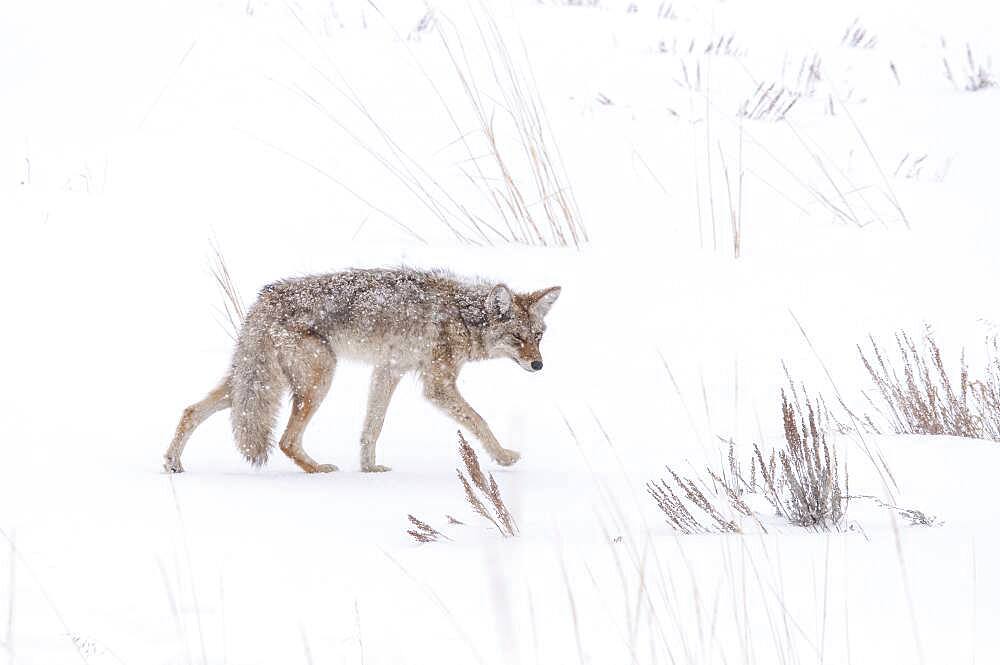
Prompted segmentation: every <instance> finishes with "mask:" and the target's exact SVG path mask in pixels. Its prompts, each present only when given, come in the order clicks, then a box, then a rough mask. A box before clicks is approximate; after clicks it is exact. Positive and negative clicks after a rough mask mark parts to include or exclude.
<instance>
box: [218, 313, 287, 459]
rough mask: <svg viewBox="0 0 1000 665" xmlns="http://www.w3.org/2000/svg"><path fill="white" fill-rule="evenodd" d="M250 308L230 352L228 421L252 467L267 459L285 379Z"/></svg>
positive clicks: (266, 334)
mask: <svg viewBox="0 0 1000 665" xmlns="http://www.w3.org/2000/svg"><path fill="white" fill-rule="evenodd" d="M256 314H258V313H257V312H255V311H254V308H251V310H250V312H249V313H248V314H247V318H246V320H245V321H244V323H243V328H242V329H241V330H240V336H239V339H238V340H237V342H236V351H235V352H234V354H233V371H232V379H231V381H232V393H231V394H232V403H233V405H232V410H231V415H232V421H233V436H234V437H235V438H236V447H237V448H239V451H240V452H241V453H243V456H244V457H246V459H247V461H248V462H250V463H251V464H253V465H254V466H260V465H262V464H264V463H265V462H267V457H268V454H269V453H270V452H271V448H272V447H273V446H274V440H273V438H272V431H273V430H274V424H275V423H274V421H275V419H276V418H277V415H278V408H279V407H280V406H281V395H282V390H283V388H284V385H285V382H284V379H283V377H282V373H281V368H280V367H279V365H278V360H277V353H276V352H275V348H274V344H273V342H272V341H271V336H270V334H269V332H268V329H267V325H266V323H265V322H263V321H260V320H258V316H255V315H256Z"/></svg>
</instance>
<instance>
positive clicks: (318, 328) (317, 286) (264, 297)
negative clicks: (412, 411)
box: [164, 268, 560, 473]
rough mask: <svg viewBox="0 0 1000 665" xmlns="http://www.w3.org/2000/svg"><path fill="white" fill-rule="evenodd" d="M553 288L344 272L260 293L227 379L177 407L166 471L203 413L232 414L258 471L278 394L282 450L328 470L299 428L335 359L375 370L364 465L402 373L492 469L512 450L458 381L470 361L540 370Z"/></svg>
mask: <svg viewBox="0 0 1000 665" xmlns="http://www.w3.org/2000/svg"><path fill="white" fill-rule="evenodd" d="M559 292H560V287H558V286H554V287H551V288H547V289H542V290H540V291H534V292H532V293H523V294H522V293H514V292H512V291H511V290H510V289H509V288H507V286H506V285H504V284H495V283H487V282H482V281H464V280H459V279H457V278H455V277H454V276H452V275H450V274H449V273H446V272H443V271H432V272H427V271H418V270H411V269H407V268H401V269H386V270H349V271H346V272H338V273H332V274H326V275H312V276H308V277H298V278H294V279H286V280H283V281H280V282H275V283H274V284H269V285H268V286H265V287H264V288H263V289H261V291H260V294H259V295H258V297H257V302H255V303H254V305H253V307H251V308H250V311H249V312H247V316H246V320H245V321H244V322H243V326H242V329H241V330H240V334H239V338H238V339H237V341H236V350H235V352H234V353H233V360H232V364H231V367H230V370H229V373H228V374H227V375H226V377H225V378H224V379H223V380H222V382H221V383H220V384H219V385H218V387H216V388H215V389H214V390H212V392H210V393H209V394H208V396H207V397H206V398H205V399H203V400H201V401H200V402H198V403H196V404H192V405H191V406H189V407H188V408H186V409H185V410H184V414H183V415H182V416H181V420H180V423H179V424H178V425H177V433H176V434H175V435H174V440H173V441H172V442H171V444H170V447H169V448H168V449H167V452H166V454H165V455H164V468H165V469H166V470H167V471H170V472H180V471H183V470H184V468H183V467H182V466H181V453H183V451H184V444H185V443H187V440H188V438H189V437H190V436H191V433H192V432H193V431H194V429H195V428H196V427H197V426H198V425H200V424H201V423H202V422H203V421H204V420H205V419H206V418H207V417H208V416H210V415H212V414H213V413H215V412H217V411H220V410H222V409H225V408H230V409H232V422H233V434H234V435H235V437H236V445H237V447H238V448H239V450H240V452H241V453H243V456H244V457H246V459H247V460H248V461H249V462H250V463H251V464H254V465H261V464H264V463H265V462H266V461H267V457H268V454H269V453H270V451H271V448H272V447H273V445H274V442H273V437H272V433H271V432H272V430H273V429H274V425H275V423H274V421H275V418H276V417H277V414H278V408H279V406H280V402H281V398H282V395H283V393H284V392H285V390H289V391H290V392H291V395H292V409H291V417H290V418H289V420H288V426H287V427H286V428H285V433H284V434H283V435H282V437H281V440H280V441H279V443H278V446H279V447H280V448H281V450H282V452H284V453H285V454H286V455H288V456H289V457H290V458H291V459H292V460H293V461H294V462H295V463H296V464H297V465H298V466H299V467H301V468H302V469H303V470H305V471H307V472H310V473H313V472H317V471H336V470H337V467H335V466H334V465H332V464H318V463H317V462H316V461H315V460H313V459H312V458H311V457H310V456H309V455H308V454H307V453H306V452H305V450H303V448H302V433H303V431H304V430H305V428H306V425H307V424H308V423H309V419H310V418H311V417H312V415H313V413H315V411H316V408H317V407H318V406H319V404H320V402H322V401H323V397H324V396H325V395H326V392H327V389H328V388H329V387H330V380H331V378H332V377H333V370H334V368H335V367H336V365H337V360H338V359H339V358H349V359H356V360H362V361H365V362H368V363H370V364H372V365H373V366H374V371H373V372H372V379H371V386H370V389H369V393H368V412H367V414H366V416H365V423H364V428H363V430H362V433H361V470H362V471H387V470H388V468H387V467H385V466H381V465H378V464H376V463H375V442H376V441H377V440H378V436H379V432H380V431H381V430H382V422H383V420H384V419H385V411H386V407H388V405H389V399H390V398H391V397H392V393H393V390H395V388H396V385H397V384H398V383H399V379H400V377H401V376H402V375H403V374H405V373H406V372H410V371H413V372H417V373H418V374H419V376H420V379H421V381H422V383H423V389H424V395H425V396H426V397H427V399H428V400H430V401H431V402H432V403H433V404H434V405H436V406H438V407H439V408H441V409H442V410H443V411H444V412H445V413H447V414H448V415H449V416H451V417H452V418H454V419H455V421H457V422H458V423H459V424H460V425H462V426H463V427H465V428H467V429H468V430H469V431H471V432H472V433H473V434H474V435H475V436H476V438H478V439H479V441H480V442H482V444H483V446H484V447H485V448H486V451H487V452H488V453H489V455H490V456H491V457H492V458H493V459H494V460H495V461H496V462H497V463H499V464H503V465H505V466H506V465H510V464H513V463H514V462H516V461H517V460H518V458H519V457H520V454H519V453H517V452H515V451H513V450H508V449H506V448H504V447H503V446H501V445H500V443H499V442H498V441H497V439H496V437H495V436H493V433H492V432H491V431H490V428H489V426H487V424H486V422H485V421H484V420H483V419H482V417H481V416H480V415H479V414H478V413H476V412H475V411H474V410H473V409H472V407H471V406H469V404H468V403H467V402H466V401H465V399H463V398H462V395H461V394H460V393H459V392H458V388H457V387H456V379H457V378H458V373H459V371H460V370H461V368H462V365H463V364H465V363H466V362H469V361H473V360H485V359H487V358H510V359H512V360H514V361H515V362H517V364H518V365H520V366H521V367H522V368H524V369H526V370H528V371H532V372H534V371H538V370H540V369H541V368H542V356H541V353H540V352H539V350H538V344H539V342H540V341H541V339H542V333H543V332H544V331H545V321H544V318H545V315H546V313H548V311H549V308H550V307H551V306H552V304H553V303H554V302H555V301H556V298H558V297H559Z"/></svg>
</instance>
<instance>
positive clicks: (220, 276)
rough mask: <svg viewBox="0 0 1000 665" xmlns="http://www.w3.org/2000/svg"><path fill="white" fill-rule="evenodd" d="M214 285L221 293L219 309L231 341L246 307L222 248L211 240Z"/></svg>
mask: <svg viewBox="0 0 1000 665" xmlns="http://www.w3.org/2000/svg"><path fill="white" fill-rule="evenodd" d="M209 270H211V272H212V277H213V278H214V279H215V284H216V286H218V287H219V291H220V292H221V294H222V307H221V308H220V309H219V311H220V313H221V314H222V317H223V321H224V324H223V328H224V329H225V331H226V334H228V335H229V336H230V337H231V338H232V339H233V341H236V338H237V337H239V334H240V328H241V327H242V326H243V320H244V319H245V318H246V315H247V313H246V308H245V307H244V306H243V300H242V299H241V298H240V292H239V289H237V288H236V284H235V283H234V282H233V277H232V275H231V274H230V272H229V266H228V265H227V264H226V258H225V257H224V256H223V255H222V250H221V249H220V248H219V244H218V243H217V242H214V241H213V242H212V263H211V265H210V266H209Z"/></svg>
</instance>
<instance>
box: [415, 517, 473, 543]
mask: <svg viewBox="0 0 1000 665" xmlns="http://www.w3.org/2000/svg"><path fill="white" fill-rule="evenodd" d="M406 517H407V519H409V520H410V524H412V525H413V526H414V527H415V528H413V529H409V530H408V531H407V532H406V533H408V534H410V535H411V536H413V539H414V540H415V541H417V542H418V543H433V542H437V541H438V540H440V539H442V538H444V539H445V540H451V538H449V537H448V536H446V535H444V534H443V533H441V532H440V531H438V530H437V529H435V528H434V527H432V526H431V525H429V524H427V523H426V522H423V521H421V520H418V519H417V518H416V517H414V516H413V515H407V516H406ZM458 523H459V524H461V522H458Z"/></svg>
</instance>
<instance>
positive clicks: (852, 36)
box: [840, 18, 878, 48]
mask: <svg viewBox="0 0 1000 665" xmlns="http://www.w3.org/2000/svg"><path fill="white" fill-rule="evenodd" d="M840 43H841V44H843V45H844V46H849V47H851V48H875V46H877V45H878V37H876V36H875V35H873V34H871V33H870V32H868V30H867V29H866V28H865V27H864V26H863V25H861V20H860V19H857V18H856V19H854V20H853V21H851V24H850V25H849V26H847V29H846V30H844V36H843V37H841V38H840Z"/></svg>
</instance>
